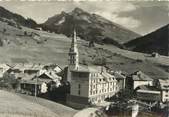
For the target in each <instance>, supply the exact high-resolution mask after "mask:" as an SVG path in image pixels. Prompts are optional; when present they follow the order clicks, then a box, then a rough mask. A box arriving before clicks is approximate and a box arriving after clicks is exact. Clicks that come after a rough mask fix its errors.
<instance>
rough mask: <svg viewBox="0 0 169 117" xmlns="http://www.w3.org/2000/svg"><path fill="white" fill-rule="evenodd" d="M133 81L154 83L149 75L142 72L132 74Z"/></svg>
mask: <svg viewBox="0 0 169 117" xmlns="http://www.w3.org/2000/svg"><path fill="white" fill-rule="evenodd" d="M131 76H132V78H133V80H139V81H153V79H152V78H150V77H149V76H148V75H146V74H144V73H143V72H141V71H136V72H134V73H133V74H131Z"/></svg>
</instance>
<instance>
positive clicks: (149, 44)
mask: <svg viewBox="0 0 169 117" xmlns="http://www.w3.org/2000/svg"><path fill="white" fill-rule="evenodd" d="M125 46H126V47H127V48H129V49H130V50H133V51H136V52H143V53H152V52H158V53H159V54H161V55H165V56H168V55H169V24H167V25H165V26H163V27H162V28H160V29H158V30H156V31H154V32H152V33H150V34H147V35H145V36H142V37H140V38H137V39H135V40H132V41H129V42H127V43H125Z"/></svg>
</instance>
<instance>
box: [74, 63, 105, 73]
mask: <svg viewBox="0 0 169 117" xmlns="http://www.w3.org/2000/svg"><path fill="white" fill-rule="evenodd" d="M104 69H105V68H104V67H102V66H87V65H79V67H78V69H74V70H72V71H74V72H101V71H102V70H104Z"/></svg>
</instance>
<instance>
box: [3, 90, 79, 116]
mask: <svg viewBox="0 0 169 117" xmlns="http://www.w3.org/2000/svg"><path fill="white" fill-rule="evenodd" d="M76 112H77V111H76V110H74V109H72V108H69V107H66V106H63V105H61V104H58V103H55V102H51V101H48V100H45V99H41V98H36V99H35V98H34V97H31V96H24V95H16V94H13V93H10V92H7V91H3V90H0V117H72V116H73V115H74V114H75V113H76Z"/></svg>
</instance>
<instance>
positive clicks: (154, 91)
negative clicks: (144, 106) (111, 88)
mask: <svg viewBox="0 0 169 117" xmlns="http://www.w3.org/2000/svg"><path fill="white" fill-rule="evenodd" d="M136 94H137V99H138V100H141V101H145V102H157V101H161V91H160V90H159V89H158V88H157V87H156V86H148V85H142V86H139V87H138V88H137V91H136Z"/></svg>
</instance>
